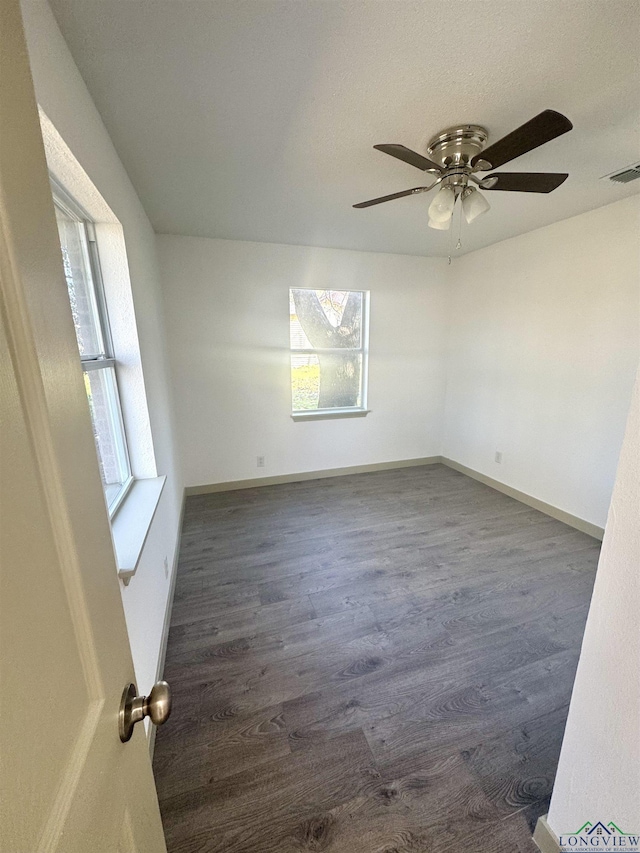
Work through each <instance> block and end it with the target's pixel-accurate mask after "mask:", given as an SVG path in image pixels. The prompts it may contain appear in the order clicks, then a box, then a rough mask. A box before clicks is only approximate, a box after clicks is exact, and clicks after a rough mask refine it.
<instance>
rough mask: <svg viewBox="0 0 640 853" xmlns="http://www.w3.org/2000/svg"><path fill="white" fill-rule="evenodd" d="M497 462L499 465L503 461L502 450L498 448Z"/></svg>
mask: <svg viewBox="0 0 640 853" xmlns="http://www.w3.org/2000/svg"><path fill="white" fill-rule="evenodd" d="M496 462H497V463H498V465H500V464H501V463H502V451H501V450H496Z"/></svg>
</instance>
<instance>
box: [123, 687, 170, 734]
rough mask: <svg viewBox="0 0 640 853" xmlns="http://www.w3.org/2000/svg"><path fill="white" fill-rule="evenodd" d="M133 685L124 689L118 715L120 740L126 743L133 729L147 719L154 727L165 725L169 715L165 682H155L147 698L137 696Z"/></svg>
mask: <svg viewBox="0 0 640 853" xmlns="http://www.w3.org/2000/svg"><path fill="white" fill-rule="evenodd" d="M137 693H138V690H137V688H136V686H135V684H129V686H128V687H125V689H124V693H123V694H122V700H121V702H120V712H119V714H118V729H119V731H120V740H121V741H122V742H123V743H126V742H127V741H128V740H129V738H130V737H131V735H132V734H133V727H134V726H135V724H136V723H139V722H140V720H144V718H145V717H149V719H150V720H151V722H152V723H154V725H156V726H161V725H162V724H163V723H166V722H167V720H168V719H169V714H170V713H171V691H170V690H169V685H168V684H167V682H166V681H157V682H156V683H155V684H154V685H153V688H152V689H151V693H149V695H148V696H138V695H137Z"/></svg>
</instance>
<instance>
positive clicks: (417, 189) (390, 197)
mask: <svg viewBox="0 0 640 853" xmlns="http://www.w3.org/2000/svg"><path fill="white" fill-rule="evenodd" d="M430 189H431V187H414V188H413V189H412V190H402V192H400V193H393V194H392V195H382V196H380V198H372V199H370V200H369V201H361V202H360V204H354V205H353V206H354V207H358V208H360V207H371V205H372V204H382V202H383V201H393V200H394V198H403V197H404V196H405V195H415V193H424V192H427V190H430Z"/></svg>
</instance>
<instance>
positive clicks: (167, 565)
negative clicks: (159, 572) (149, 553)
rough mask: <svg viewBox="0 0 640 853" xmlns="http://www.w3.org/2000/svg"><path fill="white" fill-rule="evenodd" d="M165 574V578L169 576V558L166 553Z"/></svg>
mask: <svg viewBox="0 0 640 853" xmlns="http://www.w3.org/2000/svg"><path fill="white" fill-rule="evenodd" d="M164 576H165V578H168V577H169V558H168V557H167V555H166V554H165V555H164Z"/></svg>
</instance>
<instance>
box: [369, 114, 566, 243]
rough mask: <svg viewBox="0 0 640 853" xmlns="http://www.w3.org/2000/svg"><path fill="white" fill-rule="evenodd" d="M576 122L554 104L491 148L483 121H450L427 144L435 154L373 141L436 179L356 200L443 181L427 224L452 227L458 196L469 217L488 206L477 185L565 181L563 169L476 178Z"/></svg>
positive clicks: (510, 188) (549, 187)
mask: <svg viewBox="0 0 640 853" xmlns="http://www.w3.org/2000/svg"><path fill="white" fill-rule="evenodd" d="M572 127H573V125H572V124H571V122H570V121H569V119H568V118H566V116H563V115H562V114H561V113H558V112H555V110H544V111H543V112H541V113H540V114H539V115H537V116H535V117H534V118H532V119H531V120H530V121H528V122H526V123H525V124H523V125H522V126H521V127H518V128H516V130H513V131H512V132H511V133H508V134H507V135H506V136H503V137H502V139H499V140H498V141H497V142H494V143H493V145H490V146H489V147H488V148H485V147H484V146H485V145H486V142H487V140H488V138H489V135H488V133H487V131H486V130H485V128H484V127H480V125H477V124H462V125H457V126H456V127H448V128H447V129H446V130H443V131H442V132H441V133H439V134H437V136H434V137H433V139H432V140H431V141H430V142H429V145H428V146H427V154H428V155H429V157H431V158H432V159H427V158H426V157H423V156H422V154H418V153H417V152H416V151H412V150H411V149H410V148H405V146H404V145H374V146H373V147H374V148H377V149H378V151H383V152H384V153H385V154H390V155H391V156H392V157H396V158H397V159H398V160H403V161H404V162H405V163H408V164H409V165H410V166H415V167H416V168H417V169H420V170H421V171H423V172H429V173H430V174H432V175H433V176H434V177H435V180H434V181H433V183H431V184H429V186H426V187H413V189H410V190H403V191H402V192H399V193H393V194H392V195H384V196H381V197H380V198H373V199H371V200H370V201H362V202H360V204H354V205H353V206H354V207H357V208H361V207H371V206H372V205H374V204H381V203H382V202H385V201H393V199H396V198H403V196H408V195H417V194H418V193H426V192H429V190H432V189H433V188H434V187H435V186H437V185H438V184H440V185H441V188H440V191H439V192H438V194H437V195H436V196H435V197H434V199H433V201H432V202H431V205H430V206H429V226H430V227H431V228H435V229H437V230H440V231H446V230H448V228H449V226H450V224H451V219H452V217H453V209H454V207H455V204H456V201H457V199H458V198H461V203H462V212H463V213H464V216H465V219H466V220H467V222H469V223H470V222H473V220H474V219H475V218H476V217H478V216H480V214H482V213H486V211H487V210H489V203H488V202H487V200H486V199H485V198H484V197H483V196H482V195H481V194H480V193H479V192H478V189H481V190H504V191H507V192H523V193H550V192H552V191H553V190H555V189H557V188H558V187H559V186H560V184H562V183H564V181H566V179H567V178H568V177H569V176H568V175H567V174H565V173H556V172H496V173H495V174H492V175H487V176H486V177H484V178H478V177H476V172H487V171H490V170H492V169H497V168H499V167H500V166H504V164H505V163H509V162H510V161H511V160H515V159H516V157H520V156H521V155H522V154H526V153H527V151H533V149H534V148H538V146H540V145H544V144H545V143H546V142H550V141H551V140H552V139H555V138H556V137H557V136H562V134H563V133H567V131H569V130H571V128H572ZM471 183H474V184H476V185H477V187H478V189H476V187H474V186H471V185H470V184H471Z"/></svg>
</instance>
